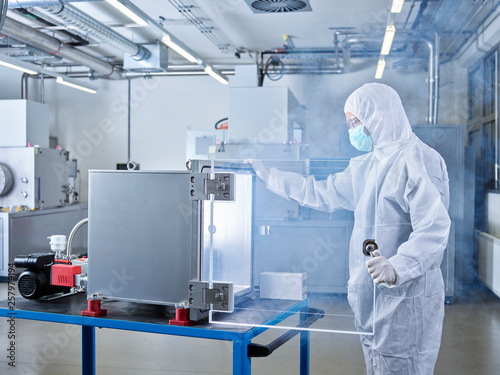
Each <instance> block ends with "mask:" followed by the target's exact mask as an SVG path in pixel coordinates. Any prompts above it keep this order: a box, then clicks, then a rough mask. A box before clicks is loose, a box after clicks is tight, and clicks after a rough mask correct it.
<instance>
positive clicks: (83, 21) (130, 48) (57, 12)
mask: <svg viewBox="0 0 500 375" xmlns="http://www.w3.org/2000/svg"><path fill="white" fill-rule="evenodd" d="M41 7H42V8H43V9H45V10H46V11H48V12H49V13H50V14H52V15H54V16H56V17H57V18H59V19H61V20H62V21H63V22H64V24H71V25H73V26H76V27H77V28H78V29H80V30H81V31H83V32H85V33H86V34H89V35H92V36H94V37H95V38H97V39H99V40H100V41H102V42H104V43H107V44H110V45H112V46H113V47H116V48H117V49H119V50H120V51H122V52H123V53H126V54H127V55H129V56H131V57H132V58H133V59H135V60H137V61H141V60H147V59H148V58H149V57H150V56H151V53H150V52H149V50H148V49H147V48H145V47H143V46H141V45H138V44H136V43H134V42H132V41H130V40H128V39H127V38H125V37H124V36H122V35H121V34H119V33H117V32H116V31H114V30H112V29H111V28H109V27H108V26H105V25H103V24H102V23H101V22H99V21H97V20H96V19H95V18H92V17H90V16H89V15H88V14H86V13H84V12H82V11H81V10H79V9H77V8H75V7H74V6H72V5H67V4H66V5H65V4H59V5H57V6H52V5H50V6H46V5H42V6H41Z"/></svg>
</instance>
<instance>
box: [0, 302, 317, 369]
mask: <svg viewBox="0 0 500 375" xmlns="http://www.w3.org/2000/svg"><path fill="white" fill-rule="evenodd" d="M3 302H5V301H3ZM307 308H308V300H304V301H301V302H298V303H297V304H295V305H293V306H292V307H291V308H289V309H287V310H286V311H284V312H282V313H281V314H279V315H276V316H275V317H273V318H272V319H270V320H268V321H267V322H265V323H263V325H270V326H272V325H276V324H278V323H279V322H281V321H283V320H284V319H286V318H287V317H289V316H291V315H293V314H294V313H296V312H298V311H300V310H306V309H307ZM302 315H304V314H301V320H302V319H303V318H302ZM0 316H4V317H7V318H11V317H14V318H16V319H28V320H37V321H43V322H52V323H65V324H75V325H80V326H82V374H83V375H95V373H96V370H95V367H96V360H95V328H96V327H98V328H110V329H121V330H127V331H137V332H147V333H158V334H164V335H174V336H184V337H193V338H203V339H212V340H225V341H232V343H233V375H250V374H251V358H249V356H248V346H249V344H250V343H251V341H252V339H253V338H254V337H256V336H258V335H260V334H261V333H263V332H264V331H266V330H268V329H270V328H265V327H255V328H251V329H249V330H248V331H243V332H239V331H231V330H217V329H213V328H209V329H207V328H198V327H178V326H171V325H168V324H165V325H163V324H157V323H143V322H134V321H126V320H114V319H109V318H106V319H103V318H90V317H83V316H79V315H67V314H57V313H53V312H51V313H48V312H42V311H30V310H9V309H8V308H5V307H0ZM300 374H301V375H308V374H309V332H308V331H301V332H300Z"/></svg>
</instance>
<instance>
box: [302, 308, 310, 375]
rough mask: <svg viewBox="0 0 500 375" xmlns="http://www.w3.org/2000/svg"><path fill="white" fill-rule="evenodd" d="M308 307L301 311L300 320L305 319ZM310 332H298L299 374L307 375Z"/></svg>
mask: <svg viewBox="0 0 500 375" xmlns="http://www.w3.org/2000/svg"><path fill="white" fill-rule="evenodd" d="M307 318H308V308H307V307H306V308H305V309H303V310H302V311H301V314H300V322H301V323H302V322H303V321H305V320H307ZM309 347H310V332H309V331H302V332H300V375H309V349H310V348H309Z"/></svg>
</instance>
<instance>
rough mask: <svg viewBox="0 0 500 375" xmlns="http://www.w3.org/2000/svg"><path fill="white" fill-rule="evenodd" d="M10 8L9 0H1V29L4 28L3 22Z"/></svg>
mask: <svg viewBox="0 0 500 375" xmlns="http://www.w3.org/2000/svg"><path fill="white" fill-rule="evenodd" d="M8 9H9V0H0V31H1V30H2V27H3V23H4V22H5V19H6V18H7V10H8Z"/></svg>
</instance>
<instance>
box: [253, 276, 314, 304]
mask: <svg viewBox="0 0 500 375" xmlns="http://www.w3.org/2000/svg"><path fill="white" fill-rule="evenodd" d="M260 298H271V299H288V300H299V301H300V300H303V299H306V298H307V274H306V273H305V272H303V273H288V272H262V273H261V274H260Z"/></svg>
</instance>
